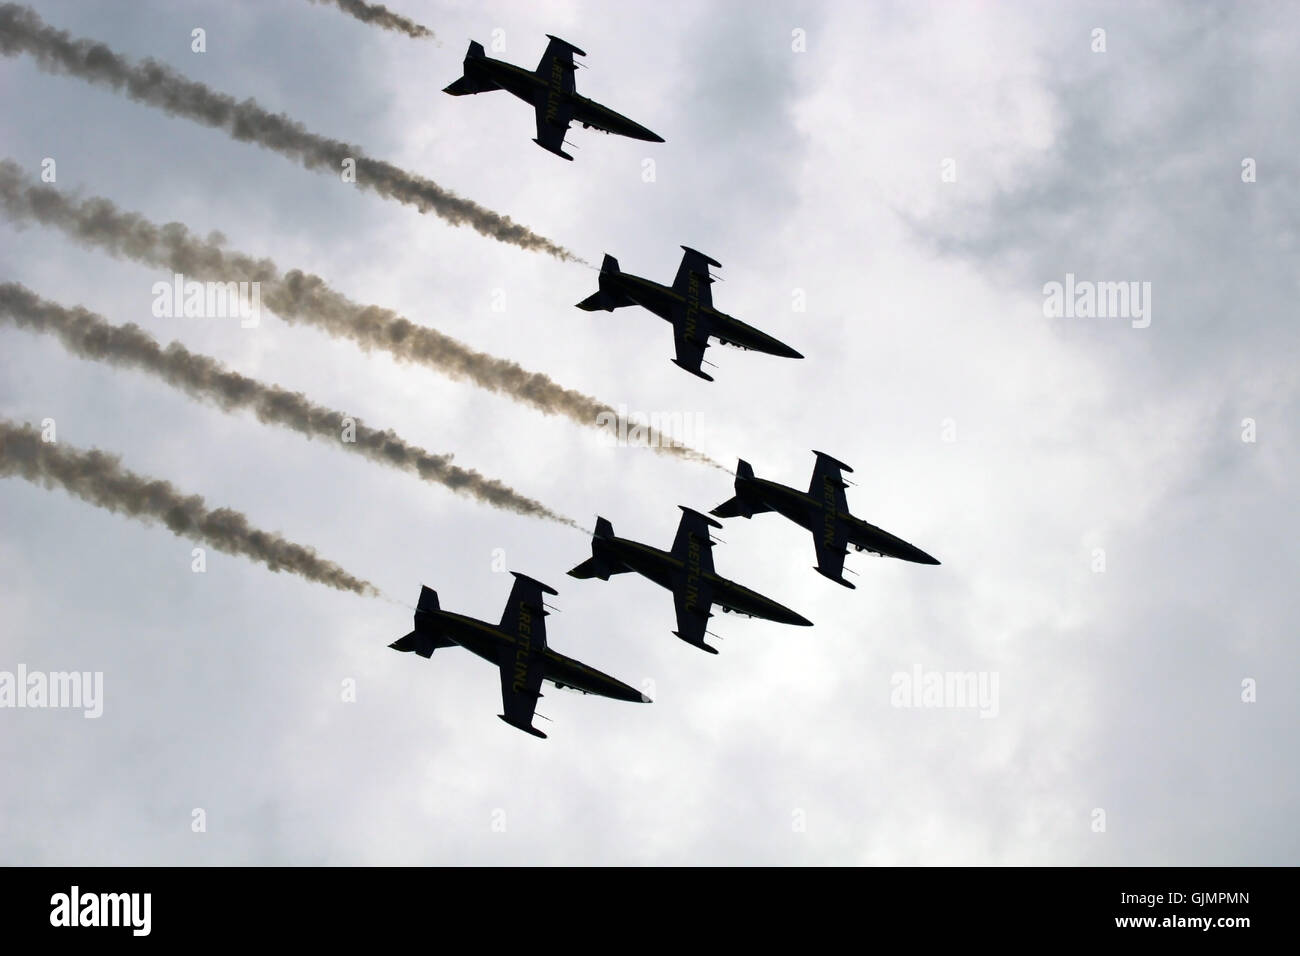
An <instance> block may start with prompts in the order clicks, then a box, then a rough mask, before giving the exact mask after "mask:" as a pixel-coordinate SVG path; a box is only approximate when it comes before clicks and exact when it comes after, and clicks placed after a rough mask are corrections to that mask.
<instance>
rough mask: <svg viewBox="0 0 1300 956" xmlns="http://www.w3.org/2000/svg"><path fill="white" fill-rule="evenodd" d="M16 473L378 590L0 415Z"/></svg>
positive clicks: (9, 469)
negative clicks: (47, 438)
mask: <svg viewBox="0 0 1300 956" xmlns="http://www.w3.org/2000/svg"><path fill="white" fill-rule="evenodd" d="M12 475H17V476H19V477H21V478H26V479H27V480H28V481H30V482H33V483H35V484H41V485H44V486H45V487H46V488H53V487H55V486H58V487H61V488H63V489H64V490H66V491H68V492H70V493H71V494H74V495H76V496H77V497H78V498H81V499H83V500H85V501H89V502H90V503H91V504H93V505H98V506H99V507H101V508H107V509H108V510H109V511H115V512H119V513H123V514H126V515H129V516H130V517H132V518H139V519H141V520H142V521H145V522H148V523H153V522H158V521H160V522H162V523H163V524H165V525H166V526H167V527H168V528H170V529H171V531H172V533H174V534H176V535H178V536H180V537H185V538H194V539H196V540H199V541H204V542H207V543H208V544H209V545H211V546H212V547H214V548H216V549H217V550H219V551H225V552H228V553H230V554H242V555H245V556H246V557H250V558H252V559H253V560H254V561H261V562H262V563H263V564H265V565H266V566H267V567H269V568H270V569H271V570H272V571H292V572H293V573H294V574H299V575H301V576H303V577H304V578H307V579H308V580H311V581H319V582H320V583H321V584H328V585H329V586H330V587H332V588H338V589H339V590H340V591H352V592H354V593H356V594H362V595H365V596H367V597H377V596H379V593H380V592H379V589H378V588H376V587H375V586H374V585H373V584H370V583H369V582H368V581H363V580H361V579H360V578H356V577H353V576H352V575H351V574H348V572H346V571H344V570H343V569H342V568H341V567H339V566H338V565H337V564H335V563H334V562H332V561H326V560H325V559H324V558H320V557H317V556H316V552H315V551H313V550H312V549H311V548H308V547H305V546H303V545H301V544H294V543H293V542H292V541H286V540H285V539H284V538H282V537H281V536H280V535H278V534H272V533H270V532H267V531H259V530H257V529H256V528H252V527H250V526H249V524H248V518H247V517H246V516H245V515H242V514H240V513H239V512H238V511H232V510H230V509H229V508H216V509H212V508H209V507H208V506H207V504H206V503H205V502H204V500H203V498H202V497H201V496H199V495H183V494H181V493H180V492H179V491H177V490H176V488H175V486H173V485H172V484H171V482H167V481H159V480H157V479H153V478H146V477H144V476H143V475H137V474H135V473H134V472H130V471H127V470H126V469H124V468H123V467H122V465H121V463H120V462H119V461H118V459H117V458H116V457H115V456H113V455H108V454H105V453H104V452H102V451H99V450H98V449H93V448H92V449H90V450H89V451H82V450H79V449H75V448H61V447H60V446H58V445H55V444H52V443H48V442H45V441H42V440H41V435H40V432H39V431H37V430H36V429H35V428H34V427H33V426H31V425H18V424H16V423H14V422H11V421H6V420H4V419H0V477H6V478H7V477H10V476H12Z"/></svg>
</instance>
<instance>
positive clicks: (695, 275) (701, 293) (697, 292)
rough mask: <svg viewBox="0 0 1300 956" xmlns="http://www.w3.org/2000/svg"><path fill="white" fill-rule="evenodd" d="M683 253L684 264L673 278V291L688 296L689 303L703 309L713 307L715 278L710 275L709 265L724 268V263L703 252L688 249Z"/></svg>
mask: <svg viewBox="0 0 1300 956" xmlns="http://www.w3.org/2000/svg"><path fill="white" fill-rule="evenodd" d="M682 249H684V250H685V252H684V253H683V255H682V264H681V265H680V266H678V267H677V277H676V278H675V279H673V291H674V292H679V293H681V294H682V295H683V296H685V297H686V300H687V303H688V304H689V303H692V302H694V303H696V304H697V305H698V307H699V308H701V309H708V308H712V307H713V293H712V291H711V290H710V288H709V287H710V286H711V285H712V284H713V278H712V277H711V276H710V275H709V266H716V267H717V268H719V269H721V268H722V263H720V262H717V261H716V260H714V259H710V258H709V257H708V256H706V255H705V254H704V253H702V252H696V251H695V250H694V249H687V248H686V246H682Z"/></svg>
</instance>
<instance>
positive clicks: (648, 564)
mask: <svg viewBox="0 0 1300 956" xmlns="http://www.w3.org/2000/svg"><path fill="white" fill-rule="evenodd" d="M592 553H593V554H594V555H595V556H596V557H597V558H599V559H600V560H602V561H604V562H605V563H606V564H608V565H609V566H610V567H612V568H617V569H627V570H630V571H635V572H636V573H637V574H639V575H641V576H642V577H645V578H649V579H650V580H651V581H653V582H654V583H655V584H658V585H659V586H660V587H662V588H667V589H668V590H669V591H672V590H673V589H674V584H675V583H676V582H675V579H676V578H678V576H679V575H682V574H685V575H687V587H688V588H689V587H698V586H700V584H705V583H707V584H708V585H709V587H710V592H711V597H712V599H713V603H714V604H716V605H718V606H719V607H722V608H724V609H726V610H729V611H735V612H737V613H739V614H746V615H748V616H750V617H758V618H762V619H763V620H766V621H776V622H777V623H779V624H797V625H800V626H803V627H807V626H811V624H812V622H811V621H809V620H808V619H807V618H805V617H803V616H802V615H800V614H796V613H795V612H794V611H792V610H790V609H789V608H788V607H785V606H784V605H781V604H778V603H777V602H776V601H773V600H772V599H771V598H767V597H764V596H763V595H761V594H759V593H757V592H756V591H751V590H750V589H749V588H747V587H743V586H742V585H739V584H737V583H736V582H735V581H730V580H728V579H727V578H724V577H721V576H720V575H718V574H716V573H714V572H711V571H706V570H704V569H703V568H701V567H698V566H690V564H689V563H688V562H687V561H684V560H682V559H681V558H677V557H674V556H673V555H672V554H671V553H670V552H667V551H663V550H661V549H659V548H654V547H651V546H650V545H648V544H642V543H641V542H639V541H631V540H629V539H627V538H593V539H592ZM692 578H698V581H696V582H694V583H693V582H692ZM702 610H705V611H707V610H708V609H707V608H703V609H702Z"/></svg>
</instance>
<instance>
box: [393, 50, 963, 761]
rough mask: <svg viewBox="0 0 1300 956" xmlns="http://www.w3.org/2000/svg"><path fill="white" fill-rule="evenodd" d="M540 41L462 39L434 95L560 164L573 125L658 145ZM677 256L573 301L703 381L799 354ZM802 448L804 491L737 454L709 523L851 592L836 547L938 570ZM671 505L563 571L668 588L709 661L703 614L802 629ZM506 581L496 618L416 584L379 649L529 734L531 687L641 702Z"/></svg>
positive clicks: (839, 474)
mask: <svg viewBox="0 0 1300 956" xmlns="http://www.w3.org/2000/svg"><path fill="white" fill-rule="evenodd" d="M548 39H549V40H550V43H549V44H548V45H547V47H546V52H545V53H544V54H543V55H542V60H541V62H540V63H539V64H538V66H537V69H536V70H533V71H529V70H525V69H523V68H521V67H518V66H515V65H513V64H510V63H506V62H504V61H502V60H495V59H492V58H491V57H489V56H487V54H486V51H485V50H484V49H483V46H482V45H481V44H479V43H470V45H469V51H468V52H467V53H466V55H465V62H464V75H463V76H462V77H461V78H460V79H458V80H456V81H455V82H454V83H452V84H451V85H450V86H448V87H447V88H446V89H445V92H447V93H450V94H452V95H453V96H464V95H466V94H471V93H484V92H487V91H489V90H497V89H504V90H508V91H509V92H511V93H513V94H514V95H515V96H517V97H519V98H520V99H522V100H524V101H526V102H528V103H530V104H532V106H533V109H534V111H535V113H536V120H537V137H536V139H534V142H535V143H537V144H538V145H539V146H541V147H542V148H543V149H546V150H549V151H550V152H552V153H555V154H556V155H558V156H562V157H564V158H565V159H569V160H571V159H573V157H572V156H570V155H569V154H568V153H566V152H564V150H563V148H562V147H563V146H564V145H565V143H564V139H565V136H566V135H567V133H568V130H569V126H570V124H571V123H573V122H579V123H581V124H582V125H583V126H585V127H594V128H596V129H600V130H603V131H605V132H607V133H617V134H619V135H621V136H629V137H632V138H633V139H639V140H646V141H649V142H657V143H661V142H663V139H662V137H660V136H657V135H655V134H654V133H652V132H650V131H649V130H648V129H646V128H645V127H644V126H641V125H639V124H637V123H635V122H633V121H632V120H630V119H628V118H627V117H625V116H623V115H621V114H619V113H615V112H614V111H613V110H610V109H608V108H607V107H604V106H601V105H600V104H598V103H594V102H592V101H591V100H589V99H586V98H585V97H582V96H579V95H578V93H577V91H576V88H575V83H574V73H575V70H576V66H577V64H576V63H575V62H574V59H573V58H574V55H575V54H576V55H578V56H586V54H585V53H583V51H582V50H580V49H578V48H577V47H575V46H574V45H573V44H571V43H567V42H565V41H564V40H561V39H559V38H557V37H553V36H550V35H549V34H548ZM682 249H683V252H684V254H683V256H682V261H681V265H680V266H679V267H678V269H677V276H676V278H674V280H673V284H672V285H671V286H666V285H662V284H660V283H658V282H654V281H652V280H650V279H645V278H642V277H641V276H636V275H632V274H631V273H628V272H623V271H622V270H621V269H620V268H619V265H618V260H616V259H615V258H614V257H613V256H611V255H608V254H606V256H605V258H604V262H603V263H602V266H601V269H600V280H599V287H598V289H597V291H596V292H595V293H593V294H592V295H590V296H588V297H587V298H586V299H583V300H582V301H581V302H579V303H578V308H580V309H583V310H585V311H587V312H595V311H602V310H603V311H608V312H612V311H614V310H615V309H618V308H622V307H624V306H631V305H637V306H641V307H642V308H644V309H646V310H648V311H649V312H651V313H653V314H655V315H657V316H659V317H660V318H661V319H664V320H666V321H667V322H669V323H670V324H671V325H672V327H673V342H674V346H675V351H676V355H675V357H674V358H673V359H672V361H673V363H674V364H676V365H678V366H679V367H681V368H682V369H684V370H685V371H687V372H690V373H691V374H692V375H696V376H698V377H699V378H702V379H704V380H706V381H710V382H711V381H713V377H712V376H711V375H709V374H707V373H706V372H704V371H703V369H702V367H701V366H702V365H704V364H706V363H705V361H704V350H705V349H706V348H708V346H709V344H710V340H712V339H716V340H717V341H718V342H719V343H720V344H722V345H730V346H734V347H736V348H740V349H744V350H747V351H755V352H763V353H766V354H768V355H774V356H779V357H782V358H796V359H798V358H803V356H802V355H801V354H799V353H798V352H796V351H795V350H794V349H792V348H791V347H790V346H788V345H786V344H785V343H784V342H781V341H779V340H778V339H776V338H774V337H772V336H771V335H768V334H767V333H765V332H762V331H760V330H759V329H756V328H754V327H753V326H751V325H748V324H746V323H744V322H742V321H740V320H739V319H736V318H734V317H732V316H730V315H727V314H726V313H725V312H720V311H719V310H717V309H715V308H714V306H713V296H712V293H711V291H710V286H711V285H712V284H713V282H714V281H715V277H714V276H713V275H712V274H711V273H710V272H709V268H710V267H713V268H715V269H716V268H721V264H720V263H718V262H717V261H716V260H714V259H711V258H709V257H708V256H706V255H704V254H703V253H701V252H697V251H696V250H694V249H691V248H689V247H687V246H682ZM813 454H814V455H815V456H816V463H815V464H814V466H813V474H812V480H811V482H810V483H809V486H808V490H807V491H800V490H799V489H797V488H792V487H790V486H788V485H783V484H780V483H779V482H776V481H771V480H769V479H765V478H759V477H758V476H756V475H755V474H754V469H753V468H752V467H751V466H750V465H749V463H748V462H746V461H744V460H743V459H742V460H741V461H740V462H739V464H738V465H737V467H736V473H735V495H734V497H732V498H730V499H728V500H727V501H725V502H723V503H722V504H720V505H718V507H716V508H714V509H713V511H712V514H713V515H714V516H715V517H716V518H752V517H753V516H754V515H756V514H762V513H764V512H769V511H771V512H776V513H777V514H780V515H782V516H784V517H785V518H787V519H788V520H790V521H792V522H794V523H795V524H796V525H799V526H800V527H802V528H806V529H807V530H808V531H810V532H811V533H812V536H813V547H814V549H815V552H816V558H817V564H816V565H815V566H814V570H816V571H817V572H818V573H819V574H821V575H823V576H825V577H826V578H829V579H830V580H832V581H834V582H835V583H837V584H841V585H843V586H844V587H847V588H852V587H854V585H853V584H852V583H850V582H849V581H847V580H845V578H844V561H845V558H846V557H847V555H848V551H849V548H855V549H856V550H858V551H869V552H874V553H875V554H878V555H881V556H883V557H891V558H897V559H899V560H902V561H909V562H912V563H915V564H930V565H936V564H938V563H939V562H938V561H937V560H936V559H934V558H932V557H931V556H930V555H929V554H927V553H925V552H924V551H922V550H921V549H920V548H917V547H916V546H915V545H912V544H909V543H908V542H906V541H904V540H903V539H902V538H899V537H897V536H895V535H893V534H890V533H889V532H888V531H884V530H883V529H881V528H878V527H876V526H875V525H872V524H869V523H867V522H866V521H864V520H862V519H861V518H858V517H855V516H854V515H853V514H852V513H851V512H850V511H849V507H848V500H847V496H846V491H845V489H846V488H847V487H848V486H849V484H850V483H849V482H848V481H847V480H846V479H845V478H844V473H845V472H849V473H852V471H853V469H852V468H850V467H849V466H848V465H846V464H844V463H843V462H841V461H837V460H836V459H835V458H832V457H831V456H830V455H827V454H825V453H824V452H820V451H814V452H813ZM678 507H679V508H681V512H682V516H681V520H680V521H679V523H678V526H677V535H676V537H675V538H674V539H673V545H672V548H671V550H668V551H664V550H662V549H660V548H656V547H652V546H651V545H647V544H643V543H641V542H639V541H633V540H631V539H629V538H619V537H616V536H615V535H614V526H613V525H612V524H611V523H610V522H609V521H608V520H606V519H605V518H597V519H596V528H595V531H594V533H593V535H592V538H591V557H590V558H588V559H587V560H585V561H583V562H582V563H581V564H579V565H577V567H575V568H573V569H572V570H570V571H569V575H570V576H571V577H575V578H599V579H600V580H602V581H608V580H609V579H610V578H611V577H612V576H614V575H616V574H626V573H635V574H638V575H640V576H642V577H644V578H648V579H649V580H651V581H653V582H654V583H655V584H658V585H659V586H660V587H662V588H665V589H667V590H668V591H670V592H671V593H672V596H673V608H674V612H675V614H676V619H677V629H676V630H674V631H673V632H672V633H673V634H674V635H675V636H676V637H678V638H680V639H681V640H683V641H685V642H686V643H687V644H690V645H692V646H694V647H697V648H699V649H700V650H703V651H707V652H708V653H710V654H717V653H718V651H717V649H716V648H714V647H711V646H710V645H709V644H707V643H705V636H706V634H710V633H712V632H710V631H708V629H707V628H708V623H709V619H710V618H712V617H713V616H714V613H713V609H714V608H715V607H716V608H721V609H722V611H723V612H724V613H735V614H738V615H741V616H744V617H756V618H762V619H764V620H767V621H773V622H776V623H780V624H791V625H796V626H801V627H808V626H811V624H812V621H810V620H808V619H807V618H805V617H804V616H802V615H801V614H798V613H796V612H795V611H792V610H790V609H789V608H787V607H785V606H783V605H781V604H779V603H777V602H776V601H774V600H772V599H771V598H769V597H766V596H764V595H762V594H759V593H758V592H756V591H752V590H750V589H749V588H746V587H744V586H742V585H740V584H737V583H736V582H735V581H732V580H730V579H728V578H724V577H722V576H721V575H719V574H718V573H717V571H716V570H715V569H714V565H713V548H714V545H715V539H714V538H713V536H712V534H711V532H710V529H715V528H721V527H722V524H721V523H720V522H718V521H716V520H715V518H713V517H709V516H708V515H705V514H702V513H700V512H698V511H695V510H694V509H691V508H688V507H686V506H685V505H679V506H678ZM511 573H512V574H514V577H515V583H514V587H513V588H512V589H511V591H510V598H509V600H508V601H507V603H506V609H505V613H504V614H502V616H501V621H500V623H498V624H491V623H489V622H486V621H479V620H476V619H474V618H472V617H467V616H465V615H463V614H455V613H452V612H450V611H444V610H442V609H441V608H440V607H439V604H438V595H437V593H436V592H434V591H433V590H431V589H429V588H427V587H424V588H421V591H420V598H419V603H418V604H417V605H416V609H415V629H414V630H413V631H411V632H410V633H409V634H407V635H406V636H404V637H402V638H400V639H399V640H397V641H395V642H393V643H392V644H391V645H389V646H390V647H392V648H393V649H394V650H398V651H404V652H414V653H416V654H417V655H419V656H421V657H425V658H428V657H432V655H433V652H434V651H435V650H436V649H438V648H440V647H455V646H460V647H464V648H465V649H466V650H469V651H471V652H472V653H474V654H477V655H478V656H479V657H482V658H483V659H484V660H487V661H489V662H490V663H493V664H495V665H496V666H497V668H498V670H499V672H500V678H501V701H502V710H503V711H504V712H503V713H502V714H500V715H499V716H500V718H501V719H502V720H503V721H505V722H506V723H508V724H510V725H511V726H512V727H517V728H519V729H520V730H523V731H526V732H528V733H530V734H533V735H534V736H537V737H545V736H546V734H544V733H543V732H542V731H540V730H538V729H537V728H536V727H534V726H533V718H534V715H535V713H536V708H537V701H538V699H539V698H540V697H541V696H542V693H541V687H542V683H543V682H544V681H550V682H551V683H552V684H554V685H555V686H556V687H558V688H568V689H572V690H576V691H580V692H582V693H584V694H596V695H599V696H602V697H609V698H612V699H614V700H623V701H631V702H634V703H649V702H650V698H649V697H647V696H645V695H644V694H642V693H641V692H640V691H638V690H636V689H634V688H633V687H630V686H629V685H627V684H624V683H623V682H622V681H619V680H616V679H615V678H613V677H610V676H609V675H608V674H605V673H602V672H601V671H598V670H596V669H594V668H592V667H588V666H587V665H586V664H583V663H581V662H579V661H576V660H574V659H572V658H570V657H565V656H564V655H562V654H559V653H557V652H555V651H553V650H551V649H550V647H548V646H547V643H546V626H545V622H546V616H547V613H548V612H547V610H546V607H547V605H546V604H545V603H544V598H543V595H544V594H550V595H554V594H556V592H555V590H553V589H552V588H550V587H548V586H547V585H545V584H542V583H541V582H540V581H536V580H534V579H533V578H530V577H528V576H527V575H524V574H520V573H518V572H511Z"/></svg>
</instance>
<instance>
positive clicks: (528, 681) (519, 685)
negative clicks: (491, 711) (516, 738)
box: [497, 647, 546, 737]
mask: <svg viewBox="0 0 1300 956" xmlns="http://www.w3.org/2000/svg"><path fill="white" fill-rule="evenodd" d="M497 665H498V666H499V667H500V669H501V707H502V710H503V711H504V712H503V713H501V714H500V715H498V716H500V718H501V719H502V720H504V721H505V722H506V723H507V724H509V725H510V726H512V727H518V728H519V729H520V730H525V731H527V732H528V733H530V734H532V735H533V736H534V737H545V736H546V734H544V733H542V732H541V731H540V730H538V729H537V728H536V727H534V726H533V713H534V711H536V710H537V699H538V698H539V697H541V696H542V677H543V675H544V672H545V669H546V662H545V659H544V656H543V655H542V654H538V653H524V652H523V651H522V650H520V649H519V648H518V647H505V648H502V649H501V652H500V656H499V658H498V660H497Z"/></svg>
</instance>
